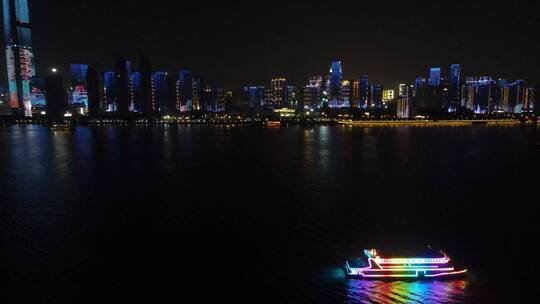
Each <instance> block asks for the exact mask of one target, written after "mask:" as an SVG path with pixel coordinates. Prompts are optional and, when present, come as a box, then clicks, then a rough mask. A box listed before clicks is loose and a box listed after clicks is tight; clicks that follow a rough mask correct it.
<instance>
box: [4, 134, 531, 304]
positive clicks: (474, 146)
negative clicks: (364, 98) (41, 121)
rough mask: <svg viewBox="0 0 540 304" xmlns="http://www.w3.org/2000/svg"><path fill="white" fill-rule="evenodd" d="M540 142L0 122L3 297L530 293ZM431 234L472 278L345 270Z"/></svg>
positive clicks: (398, 297)
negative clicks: (390, 276)
mask: <svg viewBox="0 0 540 304" xmlns="http://www.w3.org/2000/svg"><path fill="white" fill-rule="evenodd" d="M539 143H540V141H539V137H538V134H537V133H536V130H535V129H533V128H530V127H523V128H522V127H487V126H475V127H455V128H433V127H431V128H428V127H399V128H350V127H339V126H319V127H311V128H302V127H289V128H256V127H254V128H246V127H225V126H180V127H165V128H121V127H118V128H116V127H113V128H78V129H77V130H76V132H74V133H64V132H58V133H54V132H51V131H49V130H48V129H45V128H42V127H37V126H33V127H17V126H13V127H0V199H1V201H0V300H2V299H4V301H1V302H2V303H27V302H31V303H103V302H109V301H113V302H117V303H130V302H134V301H135V300H139V301H144V302H148V303H200V302H205V303H217V302H224V303H225V302H229V300H232V303H244V302H246V303H261V302H272V303H520V302H526V301H525V298H526V296H530V295H534V293H536V295H538V291H536V290H538V289H537V288H536V289H535V288H534V285H535V284H537V283H536V279H537V277H536V276H534V274H535V273H536V270H537V269H538V261H537V260H538V251H537V250H535V249H534V248H535V246H536V245H538V239H539V237H538V232H537V230H538V229H537V226H538V222H539V219H540V217H539V209H540V208H539V207H538V202H539V199H538V198H539V193H540V192H539V189H540V184H539V182H538V181H539V174H540V158H539V156H540V146H539ZM428 244H430V245H431V246H433V247H435V248H440V249H445V250H446V251H447V253H449V254H450V255H451V256H452V257H453V258H454V260H456V261H459V262H461V263H462V264H464V265H466V266H468V268H469V274H468V275H467V276H466V277H464V278H462V279H459V280H446V281H443V280H432V281H396V282H391V281H363V280H353V279H348V278H346V277H345V275H344V271H343V265H344V261H345V260H346V259H347V258H350V257H355V256H359V255H361V254H362V250H363V249H365V248H373V247H374V248H380V247H383V248H390V249H400V248H404V247H410V246H425V245H428ZM531 283H532V284H531ZM530 286H532V288H530ZM187 299H193V300H187Z"/></svg>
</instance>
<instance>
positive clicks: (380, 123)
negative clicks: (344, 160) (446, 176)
mask: <svg viewBox="0 0 540 304" xmlns="http://www.w3.org/2000/svg"><path fill="white" fill-rule="evenodd" d="M338 124H340V125H347V126H355V127H373V126H377V127H386V126H387V127H397V126H422V127H457V126H473V125H504V126H513V125H516V126H518V125H521V124H522V123H521V122H520V121H519V120H517V119H491V120H394V121H388V120H357V121H351V120H340V121H338Z"/></svg>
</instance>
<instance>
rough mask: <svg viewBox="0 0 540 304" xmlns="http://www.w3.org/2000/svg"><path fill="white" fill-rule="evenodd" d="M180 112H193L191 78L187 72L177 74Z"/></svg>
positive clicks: (182, 71)
mask: <svg viewBox="0 0 540 304" xmlns="http://www.w3.org/2000/svg"><path fill="white" fill-rule="evenodd" d="M178 81H179V82H180V83H179V86H178V88H179V94H178V96H180V111H181V112H187V111H192V110H193V77H192V76H191V72H190V71H189V70H181V71H180V72H179V74H178Z"/></svg>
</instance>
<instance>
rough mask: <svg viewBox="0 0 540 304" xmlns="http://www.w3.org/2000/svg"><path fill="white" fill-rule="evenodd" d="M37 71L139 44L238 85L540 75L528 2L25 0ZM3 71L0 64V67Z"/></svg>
mask: <svg viewBox="0 0 540 304" xmlns="http://www.w3.org/2000/svg"><path fill="white" fill-rule="evenodd" d="M29 2H30V10H31V18H32V22H33V28H34V31H33V39H34V47H35V54H36V61H37V65H38V72H39V71H44V70H45V69H48V68H49V67H51V66H59V67H62V68H63V69H65V68H66V66H67V65H66V63H68V62H70V61H82V62H88V63H90V64H97V66H98V68H99V69H100V70H103V69H106V68H110V67H111V66H112V63H113V60H114V58H115V56H117V55H122V56H126V57H130V58H132V59H136V61H138V57H139V53H140V52H143V53H145V54H147V55H148V56H150V57H151V60H152V65H153V68H154V69H155V70H158V69H159V70H165V71H169V72H173V71H176V70H178V69H180V68H183V67H188V68H190V69H191V70H192V71H193V72H194V73H195V74H200V75H202V76H204V78H205V79H206V80H208V81H212V82H216V83H217V84H220V85H223V86H226V87H231V88H238V87H240V86H242V85H255V84H267V83H268V82H269V79H270V78H271V77H275V76H284V77H287V78H290V79H291V80H292V81H293V82H294V83H295V84H298V85H301V84H304V83H305V82H306V81H307V77H308V76H310V75H323V74H327V73H328V69H329V61H330V60H331V59H332V58H339V59H341V60H342V61H343V66H344V73H345V76H346V77H347V78H357V77H358V76H359V75H361V74H369V75H370V78H371V80H372V81H373V82H375V83H382V84H384V85H385V86H394V85H395V84H396V83H397V82H399V81H409V82H412V81H413V80H414V78H415V77H416V76H419V75H425V74H426V73H427V69H428V67H429V66H442V67H443V68H444V73H447V71H448V66H449V65H450V64H451V63H460V64H462V66H463V69H464V71H463V73H464V76H468V75H476V76H483V75H491V76H493V77H506V78H509V79H516V78H522V79H526V80H527V81H529V82H533V81H540V77H539V74H540V73H539V67H540V59H539V57H540V42H539V41H540V21H539V19H540V9H539V8H538V5H537V4H535V1H517V3H514V2H516V1H506V2H507V3H506V4H497V3H496V1H444V2H445V4H441V3H439V1H430V2H424V1H422V2H419V1H402V2H401V4H395V3H393V2H390V1H384V0H380V1H373V2H375V3H376V4H373V3H371V2H370V3H371V4H365V3H364V2H365V1H359V0H357V1H326V3H325V4H318V3H313V2H305V3H299V2H295V3H291V2H292V1H288V2H280V1H237V2H235V3H228V2H227V3H225V1H222V2H221V3H220V4H212V3H211V2H208V1H190V2H191V4H188V3H187V1H163V0H152V1H133V0H131V1H124V0H92V1H86V0H85V1H82V0H80V1H77V0H69V1H64V0H56V1H45V0H29ZM2 68H3V66H2Z"/></svg>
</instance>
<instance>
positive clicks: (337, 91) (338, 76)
mask: <svg viewBox="0 0 540 304" xmlns="http://www.w3.org/2000/svg"><path fill="white" fill-rule="evenodd" d="M342 81H343V69H342V67H341V61H339V60H334V61H332V63H331V65H330V75H329V76H328V94H329V100H330V101H329V102H330V103H336V104H337V103H339V100H341V83H342Z"/></svg>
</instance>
